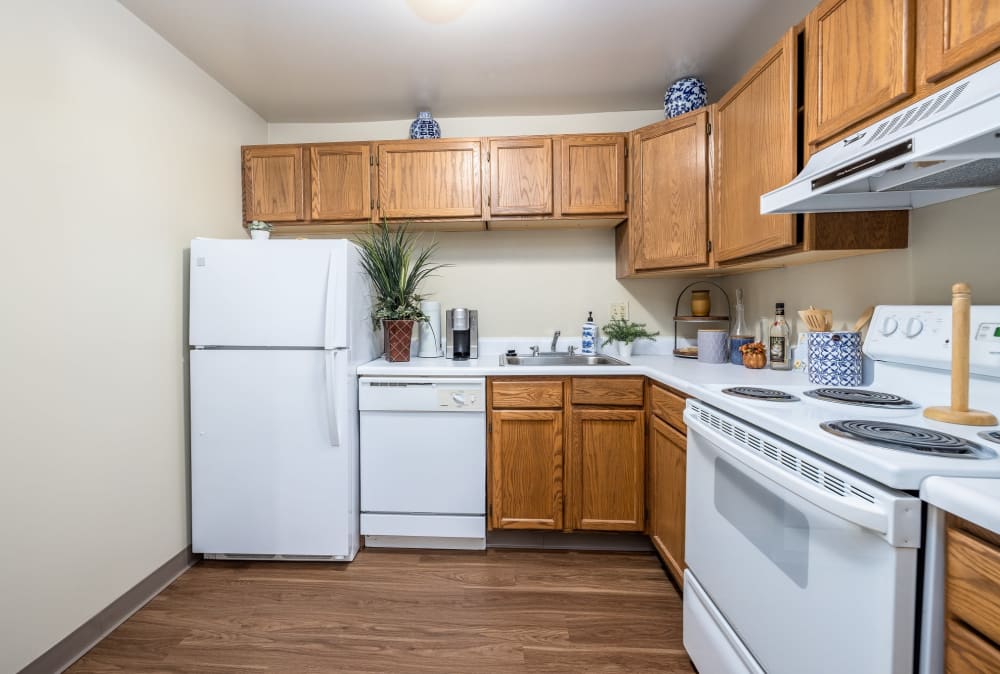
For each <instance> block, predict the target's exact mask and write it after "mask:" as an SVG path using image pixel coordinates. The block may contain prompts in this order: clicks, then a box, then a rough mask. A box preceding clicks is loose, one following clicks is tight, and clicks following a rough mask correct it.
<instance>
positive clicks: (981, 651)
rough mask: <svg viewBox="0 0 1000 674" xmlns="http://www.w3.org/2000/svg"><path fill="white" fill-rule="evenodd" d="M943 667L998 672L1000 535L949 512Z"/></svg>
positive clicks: (953, 672) (952, 671) (952, 673)
mask: <svg viewBox="0 0 1000 674" xmlns="http://www.w3.org/2000/svg"><path fill="white" fill-rule="evenodd" d="M946 541H947V543H946V545H947V556H946V572H945V576H946V584H945V607H946V608H945V610H946V613H947V622H946V630H947V632H946V637H945V671H946V672H948V674H966V673H968V674H972V673H973V672H976V673H978V672H1000V536H998V535H997V534H994V533H993V532H990V531H987V530H985V529H982V528H980V527H977V526H976V525H974V524H971V523H970V522H966V521H965V520H961V519H959V518H957V517H953V516H949V517H948V533H947V538H946Z"/></svg>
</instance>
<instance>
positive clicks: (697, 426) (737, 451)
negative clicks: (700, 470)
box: [684, 412, 890, 538]
mask: <svg viewBox="0 0 1000 674" xmlns="http://www.w3.org/2000/svg"><path fill="white" fill-rule="evenodd" d="M684 421H685V422H687V427H688V433H697V434H699V435H702V436H704V437H705V438H706V439H707V440H709V441H710V442H711V444H712V446H714V447H716V448H718V449H719V450H720V451H722V452H723V453H725V454H726V456H728V457H729V458H731V459H735V460H736V461H738V462H739V463H741V464H743V465H744V466H746V467H747V468H749V469H751V470H753V471H754V472H756V473H758V474H760V475H763V476H764V477H766V478H767V479H769V480H770V481H771V482H774V483H776V484H778V485H779V486H781V487H784V488H785V489H787V490H788V491H790V492H792V493H794V494H796V495H798V496H801V497H802V498H804V499H806V500H807V501H809V502H810V503H812V504H813V505H815V506H817V507H818V508H822V509H823V510H825V511H827V512H828V513H830V514H831V515H836V516H837V517H839V518H841V519H844V520H847V521H849V522H853V523H855V524H857V525H859V526H862V527H864V528H866V529H870V530H872V531H875V532H877V533H880V534H882V535H883V538H887V537H888V536H889V533H890V532H889V513H887V512H886V511H885V510H884V509H882V508H879V507H877V506H876V505H875V504H868V503H865V504H861V503H850V502H847V501H846V499H844V498H842V497H840V496H837V495H836V494H834V493H833V492H829V491H827V490H826V489H823V488H822V487H819V486H817V485H816V484H815V483H813V482H811V481H809V480H807V479H806V478H804V477H802V476H801V475H798V474H797V473H791V472H788V471H787V470H785V469H783V468H779V467H778V466H776V465H774V464H772V463H770V462H769V461H767V460H766V459H762V458H760V457H759V456H757V455H755V454H751V453H750V452H748V451H747V450H745V449H743V448H742V447H740V446H739V445H737V444H736V443H735V442H733V441H732V440H730V439H729V438H727V437H726V436H725V435H722V434H720V433H717V432H716V431H715V430H713V429H712V428H711V427H709V426H706V425H705V424H703V423H701V422H700V421H698V419H697V417H695V416H694V415H692V414H690V413H687V412H686V413H685V414H684Z"/></svg>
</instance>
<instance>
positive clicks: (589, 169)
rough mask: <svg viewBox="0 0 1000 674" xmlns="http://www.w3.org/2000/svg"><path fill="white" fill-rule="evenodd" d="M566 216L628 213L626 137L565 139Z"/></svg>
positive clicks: (563, 180)
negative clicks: (626, 203) (626, 209)
mask: <svg viewBox="0 0 1000 674" xmlns="http://www.w3.org/2000/svg"><path fill="white" fill-rule="evenodd" d="M559 144H560V173H561V174H562V175H561V190H560V192H561V196H560V201H561V211H562V214H563V215H600V214H605V213H624V212H625V135H624V134H607V135H600V136H562V137H560V140H559Z"/></svg>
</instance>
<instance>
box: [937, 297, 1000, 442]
mask: <svg viewBox="0 0 1000 674" xmlns="http://www.w3.org/2000/svg"><path fill="white" fill-rule="evenodd" d="M971 305H972V288H970V287H969V285H968V284H967V283H956V284H955V285H953V286H952V287H951V406H950V407H944V406H940V407H928V408H927V409H925V410H924V416H925V417H927V418H928V419H933V420H934V421H943V422H945V423H948V424H963V425H965V426H995V425H996V423H997V418H996V417H995V416H993V415H992V414H990V413H989V412H983V411H980V410H970V409H969V320H970V318H969V309H970V307H971Z"/></svg>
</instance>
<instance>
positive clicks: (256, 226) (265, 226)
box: [247, 220, 271, 239]
mask: <svg viewBox="0 0 1000 674" xmlns="http://www.w3.org/2000/svg"><path fill="white" fill-rule="evenodd" d="M247 229H249V230H250V238H251V239H267V238H270V236H271V223H269V222H263V221H261V220H254V221H253V222H251V223H250V224H249V225H247Z"/></svg>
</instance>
